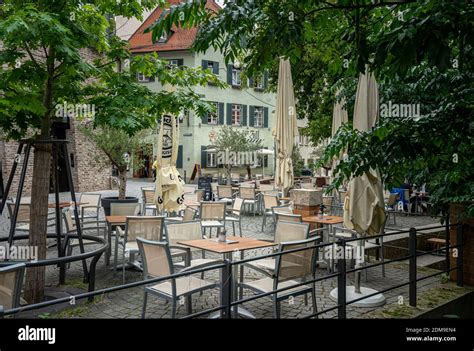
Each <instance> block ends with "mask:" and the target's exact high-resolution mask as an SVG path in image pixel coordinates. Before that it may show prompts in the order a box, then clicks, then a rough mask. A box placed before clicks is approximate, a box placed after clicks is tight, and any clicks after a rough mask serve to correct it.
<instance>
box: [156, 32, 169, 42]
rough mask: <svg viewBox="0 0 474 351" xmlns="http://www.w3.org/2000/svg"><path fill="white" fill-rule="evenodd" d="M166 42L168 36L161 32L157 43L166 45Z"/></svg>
mask: <svg viewBox="0 0 474 351" xmlns="http://www.w3.org/2000/svg"><path fill="white" fill-rule="evenodd" d="M167 41H168V34H167V33H166V32H163V33H162V34H161V37H160V39H158V42H159V43H166V42H167Z"/></svg>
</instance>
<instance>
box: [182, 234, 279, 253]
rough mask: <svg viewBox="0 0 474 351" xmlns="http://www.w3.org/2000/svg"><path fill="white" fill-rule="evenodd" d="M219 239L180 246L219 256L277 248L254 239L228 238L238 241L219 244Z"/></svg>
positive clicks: (187, 241) (200, 240) (201, 240)
mask: <svg viewBox="0 0 474 351" xmlns="http://www.w3.org/2000/svg"><path fill="white" fill-rule="evenodd" d="M216 240H217V239H215V238H213V239H198V240H185V241H179V242H178V244H180V245H184V246H189V247H194V248H196V249H200V250H206V251H211V252H215V253H218V254H225V253H229V252H233V251H243V250H251V249H259V248H262V247H270V246H275V245H276V244H275V243H274V242H269V241H262V240H257V239H252V238H241V237H240V236H228V237H227V240H232V241H236V243H229V244H226V243H219V242H217V241H216Z"/></svg>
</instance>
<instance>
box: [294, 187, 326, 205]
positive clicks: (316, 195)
mask: <svg viewBox="0 0 474 351" xmlns="http://www.w3.org/2000/svg"><path fill="white" fill-rule="evenodd" d="M290 197H291V201H293V204H294V205H295V208H297V207H296V206H306V207H308V206H311V207H314V206H319V205H320V204H321V203H322V202H323V192H322V191H320V190H312V189H293V190H291V191H290Z"/></svg>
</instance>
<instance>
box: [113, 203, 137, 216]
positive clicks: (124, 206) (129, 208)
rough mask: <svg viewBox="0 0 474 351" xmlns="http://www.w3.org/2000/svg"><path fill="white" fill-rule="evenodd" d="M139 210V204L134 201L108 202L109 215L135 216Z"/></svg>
mask: <svg viewBox="0 0 474 351" xmlns="http://www.w3.org/2000/svg"><path fill="white" fill-rule="evenodd" d="M139 210H140V205H139V204H138V203H137V202H134V203H114V202H112V203H111V204H110V215H111V216H136V215H137V214H138V211H139Z"/></svg>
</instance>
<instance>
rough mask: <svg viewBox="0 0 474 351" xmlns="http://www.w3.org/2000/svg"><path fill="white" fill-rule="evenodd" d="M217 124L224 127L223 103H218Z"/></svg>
mask: <svg viewBox="0 0 474 351" xmlns="http://www.w3.org/2000/svg"><path fill="white" fill-rule="evenodd" d="M219 124H220V125H224V103H223V102H219Z"/></svg>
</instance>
